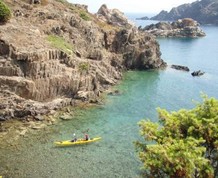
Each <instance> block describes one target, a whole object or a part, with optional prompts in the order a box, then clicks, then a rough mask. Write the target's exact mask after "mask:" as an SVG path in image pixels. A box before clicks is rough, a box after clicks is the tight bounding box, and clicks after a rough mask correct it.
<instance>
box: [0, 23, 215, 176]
mask: <svg viewBox="0 0 218 178" xmlns="http://www.w3.org/2000/svg"><path fill="white" fill-rule="evenodd" d="M203 28H204V30H205V32H206V33H207V37H205V38H199V39H159V42H160V47H161V51H162V58H163V59H164V60H165V61H166V62H167V63H169V64H180V65H185V66H188V67H189V68H190V69H191V71H193V70H199V69H200V70H202V71H205V72H206V74H205V75H203V76H201V77H192V76H191V74H190V72H189V73H187V72H182V71H176V70H173V69H170V68H168V69H166V70H164V71H147V72H138V71H132V72H127V73H126V74H125V76H124V80H123V81H122V82H121V84H120V85H118V86H116V87H115V88H116V89H118V90H120V91H121V93H122V94H121V95H119V96H108V97H107V98H106V104H105V105H102V106H99V107H97V108H91V109H88V110H80V111H77V114H76V116H75V119H73V120H71V121H64V122H61V123H60V124H58V125H57V126H52V127H50V128H48V129H46V130H45V131H43V132H42V131H39V132H36V133H35V134H34V135H32V136H31V137H27V138H25V139H24V140H23V142H21V146H18V147H17V149H14V148H11V147H8V148H6V149H5V148H4V149H2V148H0V175H3V176H6V175H7V176H6V177H13V178H25V177H27V178H39V177H40V178H47V177H52V178H59V177H64V178H65V177H66V178H68V177H69V178H71V177H72V178H74V177H76V178H86V177H87V178H90V177H91V178H92V177H99V178H101V177H102V178H103V177H104V178H105V177H106V178H107V177H108V178H114V177H120V178H122V177H123V178H124V177H125V178H126V177H129V178H137V177H141V172H140V167H141V166H142V165H141V163H140V162H139V161H138V158H137V155H136V153H135V150H134V145H133V141H135V140H137V139H139V135H138V126H137V122H138V121H140V120H141V119H143V118H150V119H152V120H153V121H156V120H157V113H156V108H157V107H161V108H165V109H167V110H171V111H172V110H178V109H180V108H192V107H193V106H194V104H193V103H192V100H197V101H199V100H200V92H204V93H206V94H208V95H209V96H213V97H216V98H218V71H217V67H218V38H217V34H218V27H213V26H206V27H203ZM88 128H89V129H90V131H89V134H90V136H101V137H102V140H101V141H99V142H96V143H92V144H89V145H84V146H75V147H68V148H56V147H54V145H53V141H56V140H66V139H70V138H71V137H72V135H73V133H74V132H76V134H77V136H78V137H79V136H82V131H84V130H86V129H88Z"/></svg>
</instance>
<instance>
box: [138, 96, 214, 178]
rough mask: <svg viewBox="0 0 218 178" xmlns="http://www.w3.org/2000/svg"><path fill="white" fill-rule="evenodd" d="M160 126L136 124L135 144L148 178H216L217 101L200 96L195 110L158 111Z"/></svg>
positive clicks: (149, 123) (141, 122) (146, 123)
mask: <svg viewBox="0 0 218 178" xmlns="http://www.w3.org/2000/svg"><path fill="white" fill-rule="evenodd" d="M158 114H159V119H160V122H159V123H153V122H151V121H149V120H142V121H140V122H139V126H140V134H141V136H142V137H143V139H144V141H142V140H140V141H137V142H136V148H137V151H138V154H139V158H140V160H141V161H142V163H143V167H144V169H145V170H146V172H145V174H147V175H146V176H147V177H173V178H175V177H176V178H184V177H187V178H203V177H207V178H215V177H217V176H218V166H217V165H218V127H217V126H218V117H217V116H218V100H217V99H215V98H208V97H207V96H203V103H198V104H197V105H196V107H195V108H193V109H190V110H186V109H181V110H179V111H177V112H175V111H174V112H168V111H167V110H164V109H158Z"/></svg>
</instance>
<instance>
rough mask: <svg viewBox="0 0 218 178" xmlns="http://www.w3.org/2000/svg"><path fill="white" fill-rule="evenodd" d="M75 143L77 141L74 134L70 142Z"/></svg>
mask: <svg viewBox="0 0 218 178" xmlns="http://www.w3.org/2000/svg"><path fill="white" fill-rule="evenodd" d="M76 141H77V138H76V134H75V133H73V140H71V142H76Z"/></svg>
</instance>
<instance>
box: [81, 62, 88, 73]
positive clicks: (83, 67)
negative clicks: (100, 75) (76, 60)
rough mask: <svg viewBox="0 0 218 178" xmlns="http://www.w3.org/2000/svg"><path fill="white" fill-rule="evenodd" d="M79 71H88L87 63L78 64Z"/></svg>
mask: <svg viewBox="0 0 218 178" xmlns="http://www.w3.org/2000/svg"><path fill="white" fill-rule="evenodd" d="M79 70H80V71H81V72H82V71H86V72H87V71H88V70H89V63H88V62H81V63H80V64H79Z"/></svg>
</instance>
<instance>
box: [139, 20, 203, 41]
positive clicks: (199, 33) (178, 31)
mask: <svg viewBox="0 0 218 178" xmlns="http://www.w3.org/2000/svg"><path fill="white" fill-rule="evenodd" d="M141 30H143V31H146V32H148V33H151V34H153V35H154V36H156V37H191V38H196V37H203V36H205V35H206V34H205V33H204V32H203V30H202V29H201V28H200V26H199V24H198V22H197V21H195V20H193V19H191V18H184V19H179V20H177V21H175V22H158V23H157V24H151V25H148V26H146V27H144V28H143V29H141Z"/></svg>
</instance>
